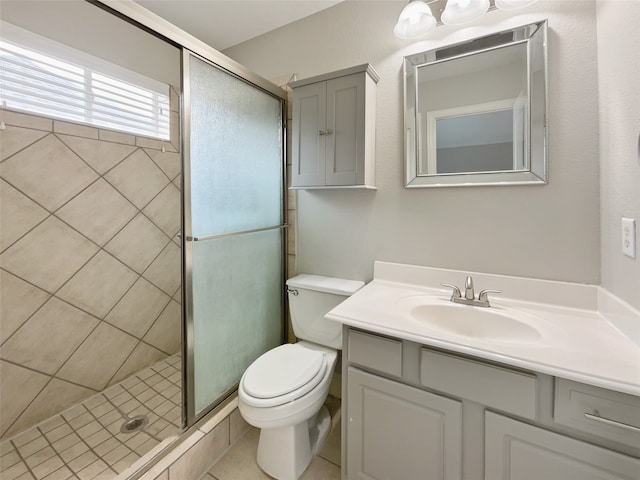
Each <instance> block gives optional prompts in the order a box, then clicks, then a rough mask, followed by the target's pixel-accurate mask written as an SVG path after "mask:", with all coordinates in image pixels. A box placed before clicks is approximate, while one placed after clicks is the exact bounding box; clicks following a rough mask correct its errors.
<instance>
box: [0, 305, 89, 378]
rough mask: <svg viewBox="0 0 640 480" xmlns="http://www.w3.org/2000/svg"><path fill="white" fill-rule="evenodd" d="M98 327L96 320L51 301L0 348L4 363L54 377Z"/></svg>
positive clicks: (80, 311) (72, 308)
mask: <svg viewBox="0 0 640 480" xmlns="http://www.w3.org/2000/svg"><path fill="white" fill-rule="evenodd" d="M96 325H98V319H97V318H95V317H92V316H91V315H89V314H87V313H85V312H83V311H82V310H78V309H77V308H75V307H73V306H71V305H69V304H68V303H65V302H63V301H61V300H59V299H57V298H52V299H50V300H49V301H48V302H47V303H46V304H45V305H44V306H43V307H42V308H41V309H40V310H38V311H37V312H36V313H35V314H34V315H33V316H32V317H31V318H30V319H29V320H28V321H27V322H26V323H25V324H24V325H23V326H22V327H21V328H19V329H18V330H17V331H16V332H15V333H14V334H13V335H12V336H11V338H9V339H8V340H7V341H6V342H5V343H4V344H3V345H2V347H1V348H0V356H1V357H2V358H3V359H4V360H9V361H11V362H14V363H19V364H20V365H24V366H25V367H29V368H32V369H34V370H37V371H39V372H42V373H47V374H50V375H52V374H54V373H55V372H56V370H58V368H60V367H61V366H62V364H63V363H64V362H65V361H66V360H67V359H68V358H69V356H70V355H71V354H72V353H73V352H74V351H75V349H76V348H77V347H78V346H79V345H80V344H81V343H82V342H83V341H84V340H85V339H86V338H87V336H88V335H89V334H90V333H91V332H92V331H93V329H94V328H95V327H96Z"/></svg>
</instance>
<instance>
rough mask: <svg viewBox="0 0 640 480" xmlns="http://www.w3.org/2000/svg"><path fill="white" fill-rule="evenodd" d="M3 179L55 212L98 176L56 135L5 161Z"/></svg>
mask: <svg viewBox="0 0 640 480" xmlns="http://www.w3.org/2000/svg"><path fill="white" fill-rule="evenodd" d="M2 177H3V178H4V179H5V180H7V181H8V182H9V183H11V184H12V185H14V186H15V187H16V188H18V189H19V190H20V191H22V192H24V193H25V194H26V195H28V196H29V197H30V198H32V199H33V200H35V201H36V202H38V203H39V204H40V205H42V206H43V207H45V208H46V209H48V210H49V211H51V212H53V211H55V210H57V209H58V208H59V207H61V206H62V205H63V204H64V203H66V202H67V201H69V200H70V199H71V198H73V197H74V196H75V195H76V194H77V193H78V192H80V191H81V190H83V189H84V188H85V187H87V186H88V185H89V184H90V183H92V182H94V181H95V180H96V179H97V178H98V175H97V174H96V173H95V172H94V171H93V170H92V169H91V168H89V166H88V165H87V164H86V163H84V162H83V161H82V160H81V159H80V158H78V156H77V155H76V154H74V153H73V152H72V151H71V150H70V149H69V148H68V147H67V146H66V145H65V144H63V143H62V142H61V141H60V140H58V139H57V138H56V137H55V136H53V135H47V136H46V137H44V138H43V139H42V140H39V141H37V142H36V143H34V144H32V145H31V146H30V147H29V148H27V149H25V150H22V151H21V152H19V153H17V154H15V155H13V156H12V157H11V158H9V159H7V160H5V161H4V162H2Z"/></svg>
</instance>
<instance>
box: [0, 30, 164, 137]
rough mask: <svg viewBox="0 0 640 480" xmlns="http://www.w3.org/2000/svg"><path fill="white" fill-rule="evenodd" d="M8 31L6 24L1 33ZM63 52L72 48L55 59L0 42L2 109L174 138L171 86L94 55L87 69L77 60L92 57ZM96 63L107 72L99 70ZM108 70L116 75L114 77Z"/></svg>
mask: <svg viewBox="0 0 640 480" xmlns="http://www.w3.org/2000/svg"><path fill="white" fill-rule="evenodd" d="M5 27H6V23H4V22H3V34H4V32H5V31H6V29H5ZM31 35H33V34H31ZM3 36H4V35H3ZM23 36H24V35H23ZM34 37H35V35H34ZM27 43H28V42H27ZM61 50H64V51H66V52H69V51H70V50H71V49H69V48H68V47H63V48H62V49H58V52H57V53H58V55H56V56H52V55H51V54H50V53H48V52H47V53H44V52H42V51H36V50H34V49H33V48H32V47H29V46H25V45H24V44H17V43H16V42H15V41H9V40H7V39H6V38H1V39H0V101H2V104H3V107H5V108H8V109H11V110H19V111H25V112H31V113H36V114H40V115H45V116H50V117H53V118H59V119H64V120H68V121H72V122H77V123H83V124H88V125H93V126H98V127H103V128H108V129H112V130H118V131H122V132H127V133H130V134H134V135H141V136H145V137H152V138H157V139H162V140H168V139H169V138H170V112H169V86H168V85H164V84H162V83H161V82H158V81H156V80H153V79H149V78H146V77H143V78H141V77H142V76H141V75H140V74H138V73H135V72H131V71H126V70H125V69H123V68H122V67H119V66H116V65H113V64H111V63H109V62H106V61H104V60H102V59H99V58H96V57H91V58H90V59H89V58H87V61H86V62H84V64H85V65H86V64H88V65H91V68H88V67H85V66H82V65H80V64H78V62H77V60H78V58H80V59H82V58H86V57H89V56H88V55H87V54H86V53H84V52H78V51H74V52H73V55H68V57H72V58H74V60H76V61H75V62H71V61H69V60H68V59H66V58H65V57H62V55H60V53H62V54H64V51H62V52H60V51H61ZM61 57H62V58H61ZM68 57H67V58H68ZM96 65H97V66H98V67H100V66H102V67H103V68H99V70H98V69H96ZM101 72H103V73H101ZM104 72H116V75H114V74H109V73H104ZM123 77H127V78H126V79H124V78H123ZM130 78H134V79H135V80H138V82H135V83H134V82H132V81H130ZM150 87H151V88H150Z"/></svg>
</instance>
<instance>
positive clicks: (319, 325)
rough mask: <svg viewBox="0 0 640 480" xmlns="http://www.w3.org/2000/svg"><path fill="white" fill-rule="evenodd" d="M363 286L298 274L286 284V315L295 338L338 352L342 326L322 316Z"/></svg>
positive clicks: (355, 282)
mask: <svg viewBox="0 0 640 480" xmlns="http://www.w3.org/2000/svg"><path fill="white" fill-rule="evenodd" d="M363 286H364V282H360V281H357V280H344V279H342V278H333V277H323V276H320V275H309V274H301V275H297V276H295V277H293V278H290V279H289V280H287V287H288V288H287V292H288V294H289V313H290V314H291V323H292V325H293V331H294V333H295V334H296V337H298V338H300V339H302V340H307V341H309V342H313V343H318V344H320V345H325V346H327V347H332V348H337V349H340V348H342V325H341V324H340V323H337V322H333V321H331V320H326V319H325V318H324V316H325V314H326V313H327V312H328V311H329V310H331V309H332V308H334V307H336V306H337V305H338V304H339V303H341V302H342V301H343V300H345V299H346V298H347V297H348V296H350V295H352V294H354V293H355V292H357V291H358V290H359V289H361V288H362V287H363Z"/></svg>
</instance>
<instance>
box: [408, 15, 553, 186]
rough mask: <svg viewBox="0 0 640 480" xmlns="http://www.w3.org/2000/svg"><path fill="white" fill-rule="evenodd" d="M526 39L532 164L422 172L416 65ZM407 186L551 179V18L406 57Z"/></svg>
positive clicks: (528, 182) (535, 182)
mask: <svg viewBox="0 0 640 480" xmlns="http://www.w3.org/2000/svg"><path fill="white" fill-rule="evenodd" d="M522 42H526V44H527V56H528V58H527V64H528V82H529V88H528V91H529V98H528V107H529V108H528V111H529V131H528V132H526V134H527V136H528V146H529V147H528V148H529V151H528V155H529V162H528V163H529V168H528V169H527V170H522V171H501V172H474V173H453V174H433V175H422V174H421V175H419V174H418V158H417V152H418V138H417V135H416V125H417V124H418V122H417V115H418V108H417V103H418V94H417V83H418V68H419V67H425V66H428V65H429V64H430V63H436V62H442V61H443V60H455V59H456V58H462V57H467V56H469V55H474V54H478V53H481V52H484V51H487V50H488V49H494V48H499V47H504V46H508V45H511V44H516V43H522ZM403 70H404V72H403V73H404V75H403V79H404V131H403V143H404V159H405V188H424V187H465V186H484V185H540V184H546V183H547V140H546V137H547V135H546V132H547V21H546V20H544V21H541V22H537V23H532V24H528V25H524V26H521V27H517V28H513V29H510V30H505V31H502V32H498V33H495V34H491V35H488V36H485V37H480V38H476V39H473V40H469V41H466V42H462V43H458V44H455V45H449V46H446V47H440V48H437V49H433V50H428V51H425V52H420V53H417V54H413V55H409V56H406V57H404V69H403Z"/></svg>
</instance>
